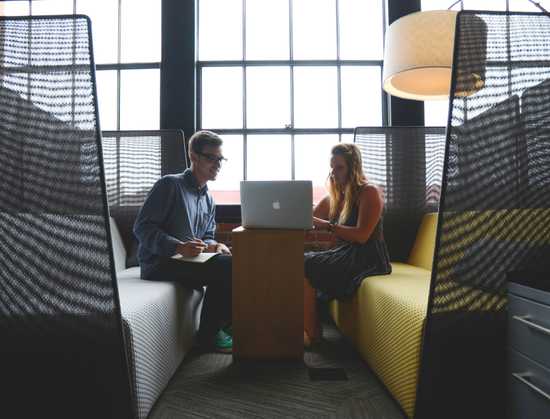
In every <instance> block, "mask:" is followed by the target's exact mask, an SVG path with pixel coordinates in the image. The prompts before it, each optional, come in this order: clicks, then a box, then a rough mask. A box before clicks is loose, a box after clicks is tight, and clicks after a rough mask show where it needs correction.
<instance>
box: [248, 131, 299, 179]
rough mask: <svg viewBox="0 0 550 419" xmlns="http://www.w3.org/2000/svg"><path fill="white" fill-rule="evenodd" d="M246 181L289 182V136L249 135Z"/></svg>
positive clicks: (290, 171)
mask: <svg viewBox="0 0 550 419" xmlns="http://www.w3.org/2000/svg"><path fill="white" fill-rule="evenodd" d="M246 157H247V161H246V177H247V179H248V180H289V179H290V178H291V176H292V169H291V154H290V135H249V136H248V138H247V156H246Z"/></svg>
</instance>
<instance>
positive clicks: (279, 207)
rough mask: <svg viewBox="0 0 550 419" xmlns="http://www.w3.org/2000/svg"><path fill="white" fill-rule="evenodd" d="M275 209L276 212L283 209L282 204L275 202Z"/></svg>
mask: <svg viewBox="0 0 550 419" xmlns="http://www.w3.org/2000/svg"><path fill="white" fill-rule="evenodd" d="M273 209H275V210H279V209H281V203H280V202H279V201H274V202H273Z"/></svg>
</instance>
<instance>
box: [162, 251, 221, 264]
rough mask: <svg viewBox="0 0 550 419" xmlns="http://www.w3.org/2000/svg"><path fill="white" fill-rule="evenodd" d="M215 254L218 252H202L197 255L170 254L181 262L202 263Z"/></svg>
mask: <svg viewBox="0 0 550 419" xmlns="http://www.w3.org/2000/svg"><path fill="white" fill-rule="evenodd" d="M216 255H219V253H214V252H212V253H210V252H202V253H200V254H199V255H198V256H183V255H180V254H177V255H174V256H172V259H176V260H179V261H181V262H193V263H204V262H206V261H207V260H208V259H210V258H211V257H213V256H216Z"/></svg>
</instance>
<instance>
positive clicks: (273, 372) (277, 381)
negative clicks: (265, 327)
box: [149, 325, 405, 419]
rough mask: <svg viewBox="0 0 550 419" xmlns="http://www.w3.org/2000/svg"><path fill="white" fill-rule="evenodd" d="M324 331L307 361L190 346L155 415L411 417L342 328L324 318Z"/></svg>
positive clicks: (152, 418) (159, 418)
mask: <svg viewBox="0 0 550 419" xmlns="http://www.w3.org/2000/svg"><path fill="white" fill-rule="evenodd" d="M323 335H324V337H323V340H322V341H321V343H319V344H318V345H316V346H315V347H314V348H313V349H312V350H309V351H306V353H305V356H304V363H281V362H275V363H266V362H262V363H260V362H258V363H248V362H247V363H243V362H233V358H232V356H231V355H224V354H216V353H201V352H199V351H192V352H191V353H190V354H189V355H188V356H187V357H186V358H185V360H184V361H183V363H182V364H181V366H180V367H179V369H178V371H177V372H176V374H175V375H174V377H173V378H172V380H171V381H170V383H169V384H168V387H167V388H166V390H165V391H164V393H163V394H162V396H161V397H160V398H159V400H158V401H157V403H156V404H155V406H154V408H153V410H152V411H151V414H150V415H149V419H176V418H232V419H236V418H319V419H320V418H368V419H405V415H404V414H403V413H402V411H401V410H400V409H399V407H398V405H397V403H396V402H395V401H394V400H393V399H392V398H391V396H390V395H389V393H388V392H387V390H386V389H385V388H384V387H383V385H382V384H381V383H380V381H379V380H378V379H377V378H376V376H375V375H374V373H373V372H372V371H371V370H370V369H369V368H368V366H367V365H366V364H365V363H364V362H363V361H362V360H361V359H360V358H359V356H358V354H357V353H356V352H355V350H354V349H353V348H352V347H351V345H349V344H348V343H347V342H346V341H345V339H344V338H343V337H342V336H341V335H340V334H339V332H338V331H337V329H336V328H335V327H334V326H331V325H324V331H323ZM310 372H313V373H315V372H317V373H319V374H320V375H321V377H314V378H316V379H312V378H310ZM342 375H344V376H347V377H342ZM343 378H347V379H343Z"/></svg>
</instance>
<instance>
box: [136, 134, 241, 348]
mask: <svg viewBox="0 0 550 419" xmlns="http://www.w3.org/2000/svg"><path fill="white" fill-rule="evenodd" d="M221 146H222V140H221V138H220V137H219V136H218V135H217V134H215V133H213V132H211V131H198V132H196V133H195V134H194V135H193V136H192V137H191V138H190V139H189V158H190V159H191V168H189V169H186V170H185V171H184V172H183V173H179V174H174V175H166V176H163V177H162V178H161V179H159V180H158V181H157V182H156V183H155V185H154V186H153V189H152V190H151V191H150V192H149V195H148V196H147V199H146V200H145V203H144V204H143V207H142V208H141V210H140V211H139V213H138V216H137V218H136V222H135V224H134V234H135V235H136V237H137V239H138V241H139V249H138V259H139V263H140V266H141V276H142V278H143V279H146V280H150V281H175V282H179V283H181V284H183V285H184V286H186V287H191V288H196V289H202V287H203V286H205V285H206V294H205V297H204V302H203V308H202V313H201V323H200V328H199V332H198V336H197V338H198V340H199V344H200V345H201V346H203V347H205V348H207V349H214V350H216V351H219V352H227V353H228V352H231V350H232V347H233V339H232V336H231V332H230V323H231V298H232V297H231V295H232V294H231V270H232V268H231V266H232V264H231V262H232V259H231V252H230V251H229V249H228V248H227V246H225V245H224V244H222V243H217V242H216V241H215V240H214V233H215V231H216V220H215V209H216V205H215V203H214V200H213V198H212V195H210V193H209V192H208V187H207V186H206V184H207V183H208V181H210V180H215V179H216V177H217V175H218V172H219V170H220V167H221V163H222V162H223V161H224V160H225V159H224V157H223V156H222V148H221ZM202 252H216V253H219V255H216V256H215V257H212V258H211V259H209V260H208V261H207V262H205V263H193V262H182V261H178V260H175V259H172V258H171V257H172V256H173V255H175V254H178V253H179V254H180V255H184V256H197V255H199V254H200V253H202Z"/></svg>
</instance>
